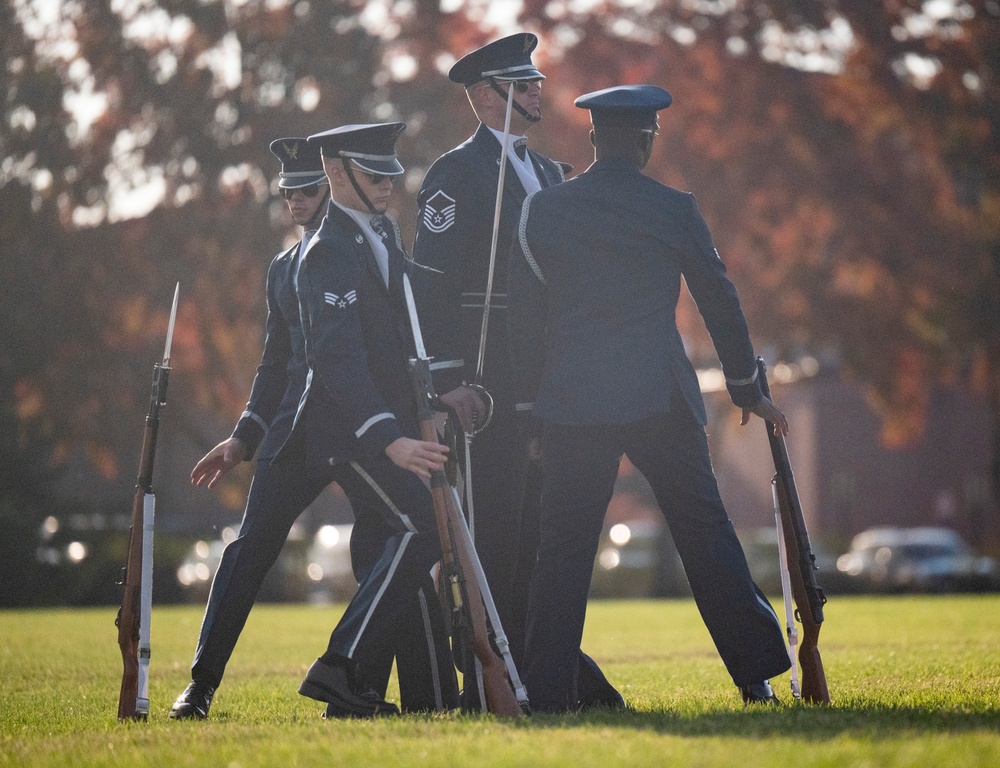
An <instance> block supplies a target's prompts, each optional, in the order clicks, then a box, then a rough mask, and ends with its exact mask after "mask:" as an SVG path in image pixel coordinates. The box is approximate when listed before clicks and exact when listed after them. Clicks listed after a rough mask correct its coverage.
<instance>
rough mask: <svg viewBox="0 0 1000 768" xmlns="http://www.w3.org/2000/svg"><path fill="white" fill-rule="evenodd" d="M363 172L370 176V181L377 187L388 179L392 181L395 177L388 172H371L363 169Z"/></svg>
mask: <svg viewBox="0 0 1000 768" xmlns="http://www.w3.org/2000/svg"><path fill="white" fill-rule="evenodd" d="M362 173H364V175H365V176H367V177H368V181H370V182H371V183H372V184H374V185H375V186H376V187H377V186H378V185H379V184H381V183H382V182H383V181H385V180H386V179H388V180H389V181H390V182H391V181H392V180H393V177H392V176H390V175H389V174H387V173H369V172H368V171H362Z"/></svg>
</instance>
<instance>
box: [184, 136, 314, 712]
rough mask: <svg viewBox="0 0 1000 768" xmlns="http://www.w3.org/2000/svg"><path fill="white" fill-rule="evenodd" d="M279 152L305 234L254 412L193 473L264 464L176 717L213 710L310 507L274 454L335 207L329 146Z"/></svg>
mask: <svg viewBox="0 0 1000 768" xmlns="http://www.w3.org/2000/svg"><path fill="white" fill-rule="evenodd" d="M269 148H270V150H271V153H272V154H273V155H274V156H275V157H277V158H278V160H280V161H281V171H280V173H279V174H278V190H279V192H280V193H281V195H282V197H284V199H285V202H286V203H287V205H288V210H289V212H290V213H291V215H292V220H293V221H294V222H295V223H296V224H297V225H298V226H300V227H302V238H301V239H300V240H299V241H298V242H296V243H295V245H293V246H292V247H291V248H289V249H288V250H286V251H284V252H282V253H279V254H278V255H277V256H275V257H274V259H273V261H272V262H271V266H270V267H269V268H268V271H267V325H266V336H265V340H264V354H263V356H262V357H261V361H260V365H259V366H258V367H257V375H256V376H255V377H254V380H253V387H252V388H251V390H250V400H249V402H248V403H247V406H246V410H244V411H243V415H242V416H241V417H240V420H239V422H238V423H237V424H236V429H235V430H234V431H233V434H232V436H231V437H229V438H228V439H227V440H223V441H222V442H221V443H219V444H218V445H217V446H215V447H214V448H213V449H212V450H211V451H209V452H208V453H207V454H206V455H205V456H204V457H203V458H202V459H201V461H199V462H198V463H197V464H196V465H195V468H194V470H193V471H192V472H191V482H192V483H194V484H195V485H207V486H208V487H209V488H212V487H214V486H215V484H216V483H217V482H218V480H219V478H220V477H222V476H223V475H224V474H226V473H227V472H229V470H231V469H232V468H233V467H235V466H237V465H238V464H240V463H242V462H244V461H250V460H251V459H252V458H253V457H254V454H255V453H257V452H258V446H259V447H260V451H259V455H258V461H257V469H256V472H255V473H254V479H253V483H252V484H251V486H250V493H249V496H248V497H247V504H246V510H245V512H244V514H243V521H242V523H241V524H240V535H239V536H238V537H237V538H236V539H235V540H234V541H232V542H230V543H229V544H228V545H227V546H226V548H225V550H224V551H223V553H222V560H221V562H220V563H219V568H218V570H217V571H216V574H215V578H214V579H213V581H212V590H211V592H210V594H209V598H208V605H207V606H206V608H205V618H204V619H203V621H202V624H201V633H200V635H199V637H198V647H197V649H196V650H195V656H194V663H193V665H192V667H191V683H190V685H188V687H187V688H186V689H185V690H184V692H183V693H182V694H181V695H180V697H178V699H177V701H176V703H175V704H174V706H173V707H172V708H171V710H170V716H171V717H172V718H175V719H188V718H197V719H204V718H205V717H207V716H208V711H209V708H210V707H211V705H212V698H213V696H214V695H215V689H216V688H218V687H219V684H220V683H221V682H222V676H223V674H224V672H225V669H226V664H227V663H228V662H229V658H230V656H231V655H232V653H233V649H234V647H235V646H236V641H237V640H238V639H239V636H240V633H241V632H242V630H243V626H244V624H245V623H246V620H247V616H248V615H249V613H250V608H251V607H252V606H253V603H254V600H256V598H257V593H258V592H259V591H260V586H261V584H262V582H263V580H264V576H265V575H266V574H267V572H268V570H269V569H270V568H271V566H272V565H274V561H275V560H276V559H277V558H278V553H279V552H280V551H281V547H282V545H283V544H284V543H285V539H286V538H287V537H288V531H289V530H290V528H291V525H292V523H293V522H294V521H295V518H296V517H298V515H299V513H301V512H302V510H303V509H304V507H302V508H298V507H294V506H293V507H291V508H286V507H284V506H283V505H282V504H280V503H277V501H278V500H277V499H276V498H275V497H274V496H273V495H272V493H271V490H272V489H273V488H275V487H278V486H280V483H281V481H280V479H279V478H278V475H279V474H280V473H279V472H276V471H275V469H274V468H273V467H272V466H271V459H273V458H274V455H275V453H276V452H277V450H278V448H280V447H281V444H282V443H283V442H284V441H285V439H286V438H287V437H288V433H289V431H290V429H291V426H292V419H293V418H294V416H295V411H296V408H297V407H298V404H299V397H300V396H301V394H302V390H303V389H304V387H305V381H306V370H307V366H306V355H305V344H304V342H303V338H302V328H301V325H300V323H299V304H298V299H297V297H296V295H295V272H296V270H297V268H298V262H299V255H300V254H301V252H302V251H304V250H305V246H306V243H308V242H309V239H310V238H311V237H312V235H313V234H314V233H315V231H316V229H317V228H318V227H319V221H320V219H322V217H323V214H324V213H325V212H326V201H327V199H328V197H329V185H328V184H327V180H326V175H325V173H324V172H323V161H322V159H321V158H320V155H319V151H318V150H317V149H316V148H314V147H310V146H308V144H307V143H306V140H305V139H304V138H300V137H296V136H289V137H285V138H281V139H275V140H274V141H272V142H271V144H270V147H269Z"/></svg>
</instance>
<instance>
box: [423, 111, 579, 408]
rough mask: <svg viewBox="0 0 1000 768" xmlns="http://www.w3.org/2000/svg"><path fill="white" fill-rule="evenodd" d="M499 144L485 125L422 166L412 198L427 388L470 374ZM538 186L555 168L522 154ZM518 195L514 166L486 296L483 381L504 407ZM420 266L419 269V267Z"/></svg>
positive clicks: (447, 386) (558, 174) (441, 387)
mask: <svg viewBox="0 0 1000 768" xmlns="http://www.w3.org/2000/svg"><path fill="white" fill-rule="evenodd" d="M500 149H501V148H500V142H499V141H497V139H496V137H495V136H494V135H493V134H492V133H491V132H490V130H489V129H488V128H487V127H486V126H485V125H480V126H479V129H478V130H477V131H476V133H475V135H474V136H472V138H470V139H469V140H467V141H466V142H464V143H463V144H460V145H459V146H457V147H455V148H454V149H452V150H450V151H449V152H446V153H445V154H444V155H442V156H441V157H439V158H438V159H437V160H436V161H435V162H434V164H433V165H432V166H431V167H430V169H428V171H427V174H426V176H425V177H424V182H423V185H422V187H421V190H420V193H419V195H418V197H417V204H418V206H419V211H418V216H417V235H416V240H415V241H414V245H413V261H414V262H415V264H416V265H417V268H416V269H414V270H412V272H411V278H412V280H413V292H414V296H415V297H416V301H417V306H418V308H419V310H420V318H421V323H422V329H421V330H422V331H423V335H424V341H425V343H426V345H427V353H428V354H429V355H430V356H431V357H432V358H433V362H432V364H431V369H432V370H433V371H434V382H435V389H436V390H437V392H438V393H439V394H443V393H445V392H448V391H450V390H452V389H454V388H455V387H457V386H458V385H459V384H461V383H462V382H463V381H465V382H468V383H472V382H473V381H474V380H475V376H476V363H477V361H478V356H479V339H480V335H481V327H482V320H483V300H484V297H485V294H486V282H487V277H488V274H489V259H490V243H491V239H492V235H493V217H494V211H495V209H496V194H497V182H498V180H499V177H500ZM528 156H529V157H530V158H531V160H532V163H533V165H534V168H535V173H536V175H537V176H538V180H539V182H540V183H541V185H542V187H547V186H551V185H553V184H558V183H559V182H561V181H562V180H563V174H562V169H561V168H560V167H559V166H558V165H557V164H556V163H554V162H553V161H552V160H550V159H549V158H547V157H545V156H543V155H540V154H538V153H537V152H532V151H531V150H530V149H529V150H528ZM524 198H525V191H524V187H523V186H522V185H521V180H520V179H519V178H518V175H517V172H516V171H515V170H514V167H513V166H512V165H510V164H509V162H508V165H507V170H506V171H505V173H504V193H503V204H502V206H501V213H500V228H499V237H498V239H497V258H496V267H495V270H494V275H493V296H492V300H491V309H490V325H489V332H488V334H487V348H486V360H485V366H484V371H483V384H484V385H485V386H486V388H487V389H488V390H490V392H491V394H492V395H493V396H494V398H496V399H497V400H498V403H511V402H512V388H511V386H510V383H509V382H510V378H511V377H510V363H509V355H508V351H507V334H506V331H505V328H504V325H505V317H504V315H505V314H506V309H507V253H508V252H509V250H510V242H511V239H512V236H513V233H514V232H515V230H516V227H517V219H518V216H519V215H520V212H521V203H522V202H524ZM420 267H425V268H423V269H422V268H420Z"/></svg>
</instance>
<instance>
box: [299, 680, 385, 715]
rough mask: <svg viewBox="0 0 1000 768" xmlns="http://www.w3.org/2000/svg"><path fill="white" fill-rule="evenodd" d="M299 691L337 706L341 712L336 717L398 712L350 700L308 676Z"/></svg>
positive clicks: (303, 694) (311, 697)
mask: <svg viewBox="0 0 1000 768" xmlns="http://www.w3.org/2000/svg"><path fill="white" fill-rule="evenodd" d="M299 693H300V694H301V695H302V696H307V697H309V698H310V699H315V700H316V701H322V702H323V703H324V704H332V705H333V706H334V707H338V708H339V709H340V711H341V713H342V714H341V713H338V714H337V715H336V716H337V717H375V716H376V715H380V714H381V715H385V714H392V715H395V714H398V710H397V711H395V712H393V711H391V710H387V709H386V708H385V707H382V706H380V705H376V706H372V705H371V704H368V703H367V702H358V701H350V700H348V699H345V698H344V697H343V696H341V695H340V693H339V692H337V691H335V690H333V689H331V688H328V687H327V686H325V685H323V684H322V683H317V682H314V681H312V680H309V679H308V678H306V679H305V680H303V681H302V684H301V685H300V686H299ZM394 709H395V708H394Z"/></svg>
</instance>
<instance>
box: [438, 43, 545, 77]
mask: <svg viewBox="0 0 1000 768" xmlns="http://www.w3.org/2000/svg"><path fill="white" fill-rule="evenodd" d="M536 45H538V38H537V37H535V36H534V35H533V34H531V33H530V32H518V33H517V34H516V35H508V36H507V37H502V38H500V39H499V40H494V41H493V42H492V43H487V44H486V45H484V46H483V47H482V48H477V49H476V50H474V51H472V52H471V53H467V54H465V56H463V57H462V58H460V59H459V60H458V61H456V62H455V63H454V65H452V68H451V69H450V70H449V71H448V79H450V80H451V81H453V82H456V83H461V84H462V85H464V86H465V87H466V88H468V87H469V86H470V85H475V84H476V83H478V82H479V81H480V80H485V79H486V78H488V77H492V78H495V79H497V80H501V81H504V82H508V81H511V80H544V79H545V75H543V74H542V73H541V72H539V71H538V70H537V69H536V68H535V65H534V64H532V63H531V52H532V51H533V50H535V46H536Z"/></svg>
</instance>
